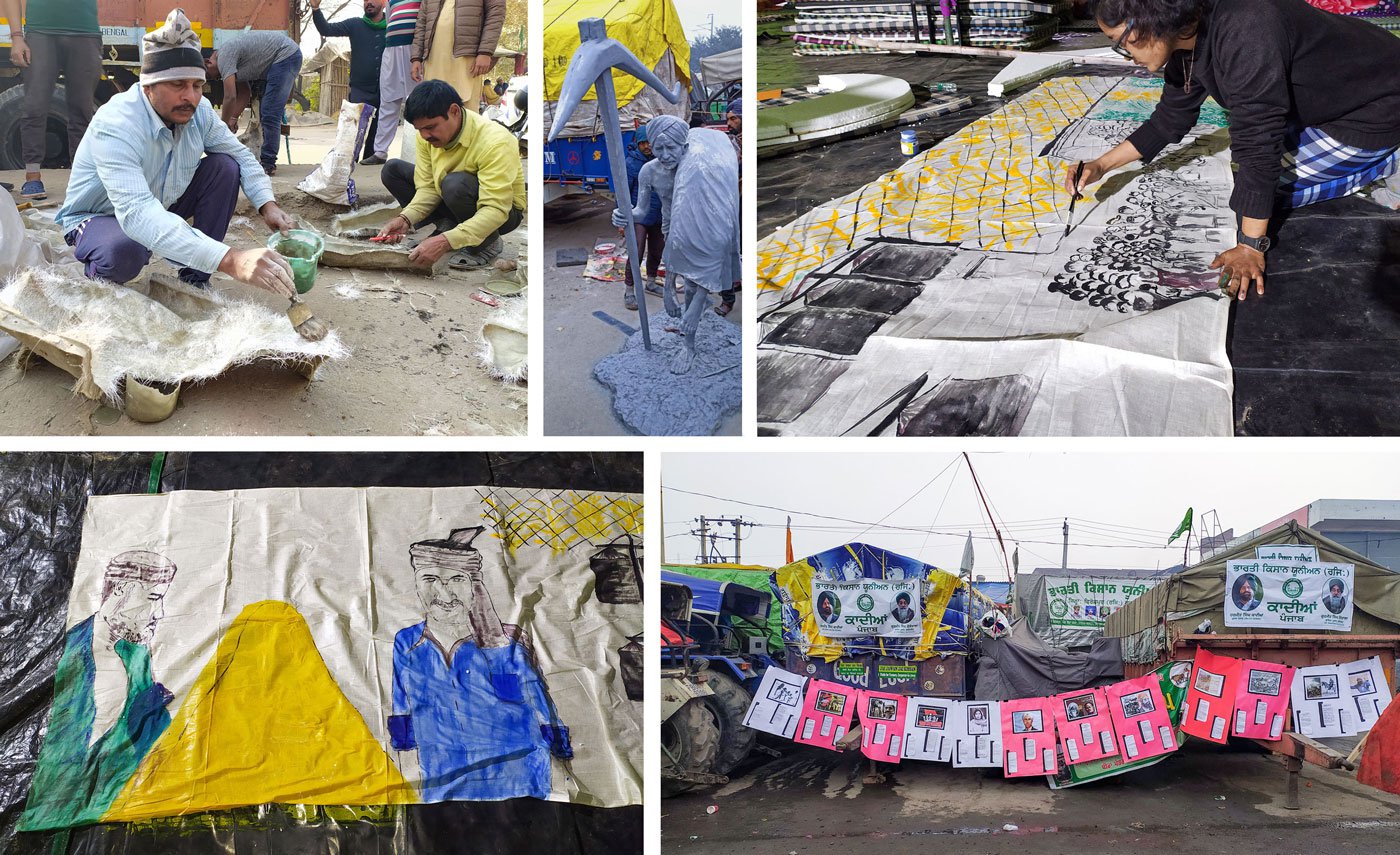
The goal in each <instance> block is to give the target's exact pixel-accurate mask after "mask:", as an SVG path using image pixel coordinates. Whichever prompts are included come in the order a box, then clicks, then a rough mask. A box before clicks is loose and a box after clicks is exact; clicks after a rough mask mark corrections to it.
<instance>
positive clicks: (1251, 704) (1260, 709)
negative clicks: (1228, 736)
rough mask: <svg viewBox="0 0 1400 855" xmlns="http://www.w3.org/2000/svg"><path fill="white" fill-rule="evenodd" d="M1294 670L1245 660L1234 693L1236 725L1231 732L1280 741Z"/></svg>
mask: <svg viewBox="0 0 1400 855" xmlns="http://www.w3.org/2000/svg"><path fill="white" fill-rule="evenodd" d="M1293 670H1294V669H1293V668H1290V667H1289V666H1287V665H1277V664H1275V663H1273V662H1259V661H1256V660H1254V659H1246V660H1244V664H1243V665H1241V666H1240V681H1239V687H1238V688H1237V689H1236V690H1235V723H1234V726H1233V727H1231V728H1230V732H1231V733H1233V734H1234V735H1235V736H1245V737H1248V738H1250V739H1265V740H1277V739H1279V738H1281V737H1282V735H1283V725H1284V720H1285V718H1286V717H1287V715H1288V692H1289V687H1291V686H1292V685H1293Z"/></svg>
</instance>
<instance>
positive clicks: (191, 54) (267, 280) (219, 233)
mask: <svg viewBox="0 0 1400 855" xmlns="http://www.w3.org/2000/svg"><path fill="white" fill-rule="evenodd" d="M142 41H143V45H144V50H143V52H142V57H141V85H140V86H133V87H131V88H130V89H128V90H126V91H125V92H122V93H120V94H118V95H115V96H113V97H112V99H111V100H109V101H108V102H107V103H106V104H104V105H102V107H101V109H99V110H98V111H97V115H96V116H95V117H94V118H93V120H92V124H91V125H90V126H89V127H88V131H87V134H86V136H84V137H83V141H82V143H81V144H79V146H78V153H77V155H76V156H75V157H74V159H73V172H72V175H71V177H70V179H69V182H68V192H67V195H66V199H65V201H64V204H63V207H62V208H61V209H59V212H58V215H57V220H58V225H59V227H60V228H61V229H62V230H63V233H64V239H65V240H67V242H68V245H69V246H71V247H73V253H74V255H76V256H77V258H78V260H79V261H81V262H82V263H83V265H84V270H85V271H86V273H87V275H88V276H90V277H92V278H94V279H105V280H108V281H110V282H117V283H121V282H128V281H130V280H132V279H134V278H136V275H137V274H138V273H140V272H141V269H142V268H143V267H145V266H146V263H147V262H148V261H150V258H151V253H152V252H157V253H160V254H161V255H162V256H164V257H165V258H168V259H170V260H171V261H173V262H175V263H176V264H180V265H183V269H181V271H180V279H181V280H182V281H184V282H186V283H187V284H190V285H194V286H197V287H203V286H206V285H208V283H209V276H210V274H212V273H213V272H214V271H215V270H218V271H219V272H221V273H225V274H227V275H229V276H231V277H233V278H234V279H237V280H238V281H239V282H243V283H245V284H248V285H252V286H253V287H255V288H261V289H263V290H265V291H271V292H272V293H274V294H280V295H282V296H285V297H292V296H294V295H295V294H296V286H295V285H294V284H293V283H292V269H291V267H290V266H289V265H288V264H287V261H286V259H284V258H282V257H281V256H280V255H278V254H277V253H275V252H273V251H272V250H270V249H267V248H265V247H264V248H259V249H247V250H238V249H232V248H230V247H228V246H226V245H225V244H224V243H223V239H224V235H225V234H226V233H227V232H228V224H229V221H230V220H231V219H232V218H233V210H234V207H235V206H236V205H237V204H238V189H239V187H240V186H242V188H243V192H244V193H246V194H247V196H248V199H249V201H251V202H252V203H253V207H254V208H256V209H257V210H258V212H259V213H260V214H262V217H263V221H264V222H265V223H267V226H268V228H270V229H276V230H279V231H282V232H286V231H287V230H288V229H291V228H295V223H294V222H293V221H292V218H291V217H289V216H287V215H286V214H285V213H283V211H282V209H281V208H279V207H278V206H277V203H276V202H275V201H273V198H272V182H271V181H270V180H269V179H268V177H267V175H266V174H264V173H263V170H262V168H261V167H259V165H258V161H257V159H256V158H254V157H253V155H252V154H251V153H250V152H249V151H248V150H247V149H246V148H244V147H243V145H242V144H241V143H240V142H238V138H237V137H235V136H234V135H233V133H232V132H231V131H229V129H228V126H226V125H225V124H224V123H223V122H222V121H220V120H219V117H218V116H217V115H215V113H214V108H213V107H211V106H209V102H208V101H205V100H204V96H203V87H204V57H203V56H202V55H201V53H200V50H199V36H198V35H196V34H195V32H194V31H193V30H192V29H191V28H190V22H189V20H188V19H187V18H186V17H185V15H184V13H183V12H181V11H180V10H179V9H176V10H175V11H173V12H171V13H170V15H169V17H167V18H166V19H165V23H164V24H163V25H162V26H160V27H158V28H156V29H155V30H152V31H151V32H149V33H147V34H146V35H145V37H144V39H143V40H142ZM190 218H193V220H194V228H191V227H190V225H189V223H187V222H186V220H188V219H190Z"/></svg>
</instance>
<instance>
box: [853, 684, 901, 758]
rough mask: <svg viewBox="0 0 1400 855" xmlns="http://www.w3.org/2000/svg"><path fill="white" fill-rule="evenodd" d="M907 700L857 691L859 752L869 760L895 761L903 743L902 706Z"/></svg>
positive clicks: (879, 693)
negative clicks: (859, 733)
mask: <svg viewBox="0 0 1400 855" xmlns="http://www.w3.org/2000/svg"><path fill="white" fill-rule="evenodd" d="M908 702H909V699H908V698H906V697H904V696H903V695H890V694H886V693H885V692H861V693H860V704H859V709H858V711H859V713H860V726H861V731H862V733H861V737H860V751H861V753H862V754H864V755H865V756H866V757H869V758H870V759H871V760H883V761H885V762H886V763H898V762H899V758H900V757H901V756H902V755H901V754H900V746H901V744H902V743H903V742H904V707H905V705H906V704H907V703H908Z"/></svg>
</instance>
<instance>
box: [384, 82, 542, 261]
mask: <svg viewBox="0 0 1400 855" xmlns="http://www.w3.org/2000/svg"><path fill="white" fill-rule="evenodd" d="M403 117H404V118H405V119H406V120H408V121H409V122H410V123H411V124H412V125H413V127H415V128H417V130H418V137H419V138H418V149H417V164H416V165H415V164H411V163H409V162H408V161H405V160H398V159H394V160H390V161H389V162H388V163H386V164H384V168H383V171H382V172H381V178H382V180H383V181H384V186H385V187H386V188H388V190H389V192H390V193H392V194H394V198H395V199H397V200H398V203H399V204H400V205H402V206H403V211H402V212H401V213H399V214H398V215H396V216H395V217H394V218H393V219H392V220H390V221H389V222H388V223H386V224H385V226H384V228H382V229H380V231H379V239H380V240H382V241H387V242H389V243H398V242H399V241H401V240H403V238H404V236H405V235H407V234H408V233H409V232H411V231H413V230H414V229H417V228H418V227H419V226H421V225H423V224H424V223H432V224H433V226H434V227H435V230H434V232H433V236H432V237H430V238H428V239H427V240H425V241H423V242H422V243H420V244H418V246H417V247H415V248H414V249H413V252H412V253H410V255H409V261H411V262H412V263H414V264H417V265H423V266H428V265H432V264H433V263H435V262H436V261H437V260H438V259H439V258H442V256H443V255H445V254H447V253H448V252H452V253H453V255H452V257H451V259H450V261H449V264H450V265H451V266H452V267H453V268H454V269H457V270H473V269H476V268H478V267H485V266H487V265H489V264H490V263H491V262H492V261H494V260H495V259H496V257H497V256H499V255H500V254H501V235H502V234H504V233H506V232H510V231H514V230H515V228H516V227H517V226H519V225H520V223H521V222H523V221H524V219H525V169H524V167H523V166H522V165H521V162H520V148H519V143H518V142H517V141H516V139H515V137H514V136H513V135H512V134H511V133H510V131H507V130H506V129H505V128H504V127H502V126H500V125H498V124H496V123H495V122H492V121H488V120H486V119H483V118H481V117H480V116H478V115H476V113H474V112H468V111H467V110H464V109H463V107H462V99H461V97H460V96H458V94H457V90H455V89H453V88H452V87H451V86H450V85H449V84H447V83H445V82H443V81H441V80H425V81H423V82H422V83H420V84H418V85H417V86H416V87H414V89H413V92H411V93H410V94H409V96H408V100H407V101H406V102H405V103H404V107H403Z"/></svg>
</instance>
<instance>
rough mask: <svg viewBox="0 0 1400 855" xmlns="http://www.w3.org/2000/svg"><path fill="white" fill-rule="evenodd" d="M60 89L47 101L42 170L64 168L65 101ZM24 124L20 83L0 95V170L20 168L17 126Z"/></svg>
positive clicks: (66, 127)
mask: <svg viewBox="0 0 1400 855" xmlns="http://www.w3.org/2000/svg"><path fill="white" fill-rule="evenodd" d="M67 97H68V96H67V94H66V93H65V92H64V89H63V87H62V86H55V87H54V89H53V98H51V99H49V121H48V126H47V130H46V133H45V141H44V163H43V168H44V169H66V168H68V165H69V157H68V101H67ZM23 121H24V84H20V85H19V86H11V87H10V88H9V89H6V90H5V91H4V92H0V169H23V168H24V155H23V153H22V152H23V148H22V147H21V145H20V140H19V126H20V124H21V123H22V122H23Z"/></svg>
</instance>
